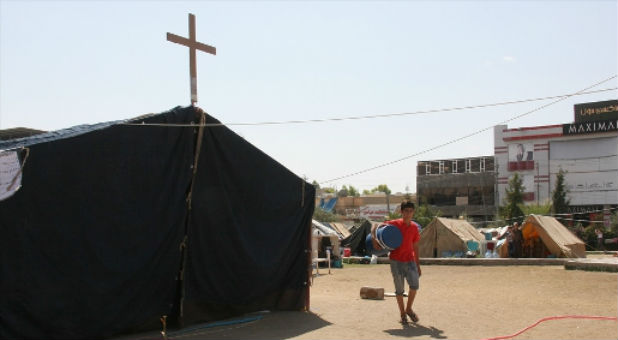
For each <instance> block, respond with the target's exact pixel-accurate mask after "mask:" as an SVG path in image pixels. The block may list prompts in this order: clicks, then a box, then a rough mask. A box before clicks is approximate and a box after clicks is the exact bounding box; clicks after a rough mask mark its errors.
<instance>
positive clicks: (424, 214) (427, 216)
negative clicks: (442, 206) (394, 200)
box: [414, 204, 442, 227]
mask: <svg viewBox="0 0 618 340" xmlns="http://www.w3.org/2000/svg"><path fill="white" fill-rule="evenodd" d="M441 214H442V213H441V212H440V211H439V210H438V211H436V210H434V209H433V208H432V207H431V206H430V205H429V204H419V206H418V207H416V209H414V220H415V221H417V222H418V223H420V225H421V226H423V227H426V226H427V225H428V224H429V223H430V222H431V221H432V220H433V219H434V217H440V215H441Z"/></svg>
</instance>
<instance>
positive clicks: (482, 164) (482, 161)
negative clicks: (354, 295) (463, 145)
mask: <svg viewBox="0 0 618 340" xmlns="http://www.w3.org/2000/svg"><path fill="white" fill-rule="evenodd" d="M481 172H485V158H481Z"/></svg>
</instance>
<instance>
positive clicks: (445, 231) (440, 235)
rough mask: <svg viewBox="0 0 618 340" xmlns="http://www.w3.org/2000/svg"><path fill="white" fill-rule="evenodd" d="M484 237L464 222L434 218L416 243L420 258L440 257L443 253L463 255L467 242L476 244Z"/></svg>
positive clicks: (466, 248)
mask: <svg viewBox="0 0 618 340" xmlns="http://www.w3.org/2000/svg"><path fill="white" fill-rule="evenodd" d="M484 239H485V236H484V235H483V234H481V233H480V232H479V231H478V230H476V229H475V228H474V227H473V226H472V225H471V224H470V223H468V222H467V221H464V220H455V219H449V218H443V217H435V218H434V219H433V220H432V221H431V222H430V223H429V224H428V225H427V226H426V227H424V228H423V230H422V231H421V240H420V241H419V242H418V248H419V249H418V250H419V255H420V257H441V256H442V254H444V253H451V254H452V253H455V252H462V253H465V252H466V251H467V250H468V246H467V243H466V242H467V241H475V242H478V243H479V245H480V244H481V242H483V240H484Z"/></svg>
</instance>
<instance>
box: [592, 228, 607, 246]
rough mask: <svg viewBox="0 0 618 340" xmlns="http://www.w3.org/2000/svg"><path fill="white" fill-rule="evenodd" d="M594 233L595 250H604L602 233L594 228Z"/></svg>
mask: <svg viewBox="0 0 618 340" xmlns="http://www.w3.org/2000/svg"><path fill="white" fill-rule="evenodd" d="M594 233H595V234H597V250H603V251H604V250H605V247H604V245H603V232H602V231H601V229H599V228H596V229H595V230H594Z"/></svg>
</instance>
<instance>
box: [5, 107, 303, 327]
mask: <svg viewBox="0 0 618 340" xmlns="http://www.w3.org/2000/svg"><path fill="white" fill-rule="evenodd" d="M200 112H201V110H199V109H196V108H193V107H187V108H176V109H173V110H171V111H168V112H165V113H162V114H158V115H150V116H146V117H144V118H140V119H135V120H132V121H130V123H135V122H138V123H141V122H144V123H146V124H144V125H143V126H134V125H126V124H123V122H112V123H103V124H99V125H94V126H82V127H77V128H73V129H68V130H62V131H58V132H53V133H45V134H41V135H37V136H33V137H28V138H25V139H19V140H11V141H2V142H0V149H4V150H17V151H18V152H19V154H20V160H21V161H22V162H23V161H24V160H25V165H24V167H23V173H22V183H21V185H22V187H21V188H20V189H19V190H18V191H17V192H16V193H15V194H14V195H13V196H11V197H9V198H7V199H5V200H3V201H0V233H1V235H0V256H1V258H0V295H1V296H2V298H0V338H105V337H110V336H114V335H118V334H123V333H127V332H132V331H138V330H140V331H141V330H146V329H153V328H156V327H159V325H160V323H159V318H160V317H161V316H163V315H169V316H170V317H171V318H179V316H180V315H182V318H179V321H180V324H183V323H184V324H185V325H186V324H188V323H191V322H197V321H208V320H214V319H219V318H223V317H227V316H230V315H236V314H240V313H245V312H250V311H256V310H263V309H296V310H298V309H302V308H303V307H304V306H305V299H306V294H307V288H306V287H307V286H306V282H307V277H308V270H307V254H308V253H306V252H305V249H306V248H307V246H308V237H309V233H310V224H311V215H312V213H313V208H314V188H313V187H312V186H311V185H310V184H308V183H306V182H305V181H303V180H302V179H301V178H299V177H297V176H296V175H294V174H293V173H291V172H290V171H289V170H287V169H286V168H285V167H284V166H282V165H281V164H279V163H277V162H276V161H274V160H273V159H272V158H270V157H269V156H268V155H266V154H265V153H263V152H262V151H260V150H259V149H257V148H255V147H254V146H252V145H251V144H250V143H248V142H247V141H245V140H244V139H243V138H242V137H240V136H238V135H236V134H235V133H234V132H233V131H231V130H229V129H228V128H227V127H225V126H211V127H206V128H205V129H204V134H203V137H202V143H201V150H200V153H199V163H198V168H197V172H196V174H195V176H193V170H192V168H193V161H194V157H195V153H196V152H195V151H196V147H197V145H198V143H197V139H198V136H199V134H198V128H196V127H186V126H185V127H176V126H166V125H165V124H190V123H191V122H193V123H198V122H199V116H200ZM206 122H207V123H218V121H216V120H215V119H214V118H212V117H210V116H207V120H206ZM152 123H161V124H164V126H158V125H149V124H152ZM22 147H25V148H27V149H22ZM26 150H27V151H26ZM26 153H27V155H28V156H27V158H26V157H25V155H26ZM192 183H193V186H192ZM191 187H192V188H193V193H192V200H191V201H190V202H191V203H190V205H189V204H187V200H186V198H187V194H188V192H189V190H190V188H191ZM185 237H186V239H185ZM183 244H184V245H186V248H183V247H182V246H181V245H183ZM185 249H186V252H184V255H183V251H184V250H185ZM181 269H183V270H182V274H183V275H180V274H179V273H181ZM179 279H181V280H179ZM181 299H182V303H181ZM181 308H182V312H181V310H180V309H181Z"/></svg>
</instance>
